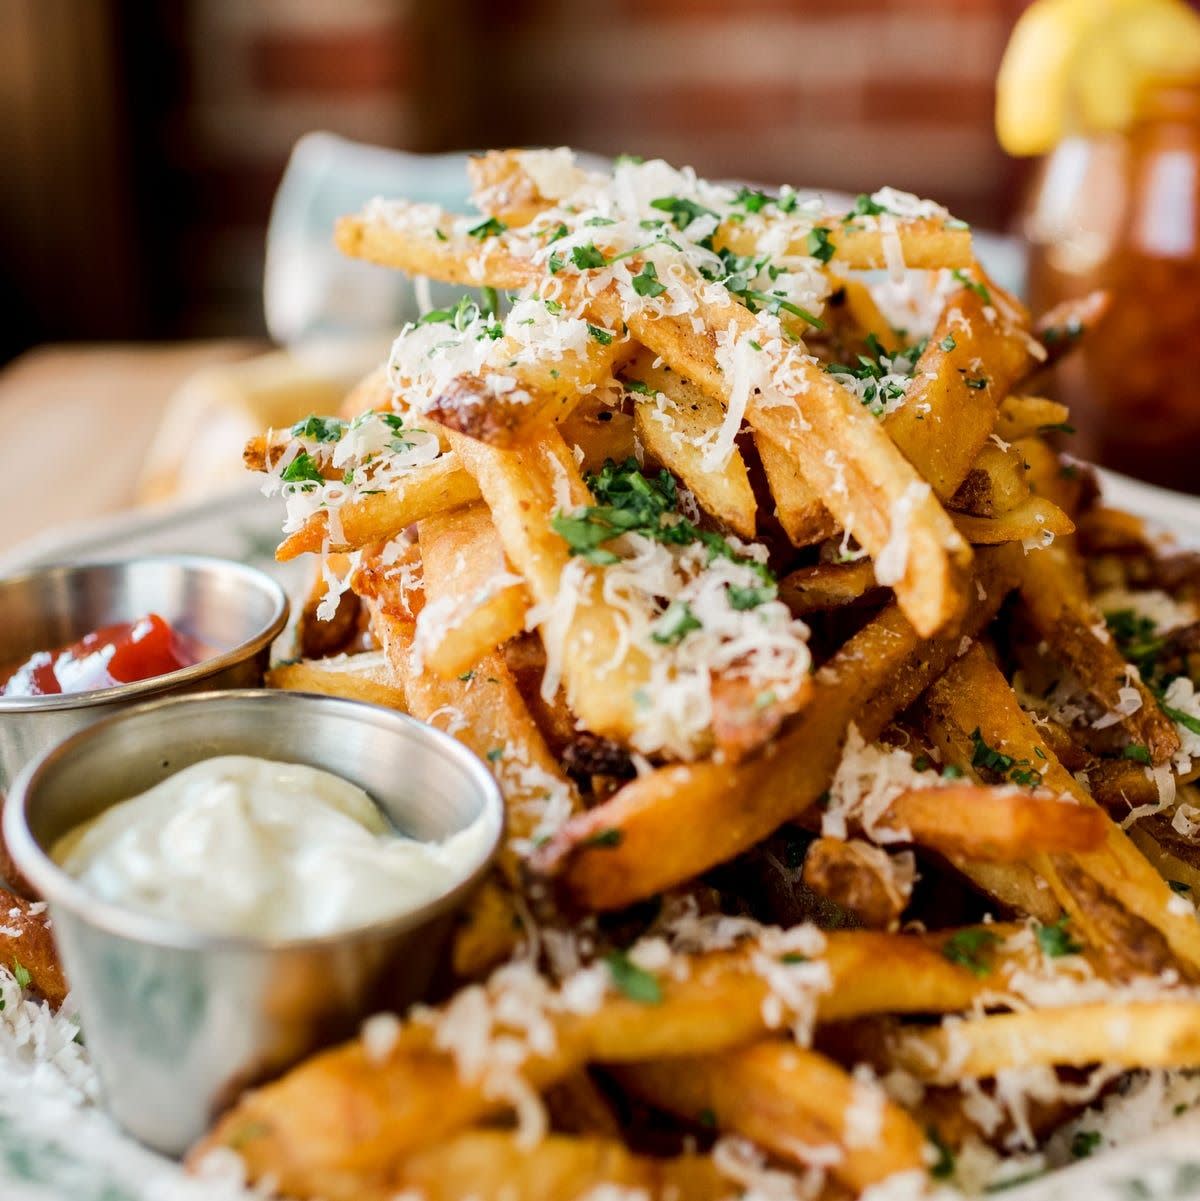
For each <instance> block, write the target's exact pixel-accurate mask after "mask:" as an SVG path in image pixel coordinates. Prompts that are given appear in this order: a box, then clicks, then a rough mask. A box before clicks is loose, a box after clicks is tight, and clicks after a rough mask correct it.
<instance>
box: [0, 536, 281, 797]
mask: <svg viewBox="0 0 1200 1201" xmlns="http://www.w3.org/2000/svg"><path fill="white" fill-rule="evenodd" d="M148 612H154V613H158V614H159V615H160V616H161V617H163V618H165V619H166V620H167V621H169V622H170V623H171V624H172V625H173V626H175V627H176V628H177V629H179V630H180V631H182V632H183V633H184V634H188V635H190V636H191V637H193V638H196V639H198V640H199V641H200V642H202V643H203V644H204V645H206V646H209V647H211V648H212V649H213V650H214V651H215V652H216V654H215V656H214V657H213V658H211V659H206V660H204V661H203V662H202V663H197V664H196V665H195V666H193V667H185V668H183V669H182V670H180V671H173V672H171V673H169V674H168V675H165V676H156V677H155V678H154V679H150V680H140V681H138V682H136V683H133V684H121V685H118V686H117V687H115V688H100V689H96V690H95V691H92V692H77V693H72V694H67V695H62V696H33V697H4V696H0V792H3V791H4V789H6V788H8V787H9V785H10V784H11V783H12V781H13V780H14V779H15V778H16V775H17V773H18V772H19V771H20V770H21V768H22V767H24V765H25V764H26V763H28V762H29V761H30V760H31V759H33V758H34V757H35V756H37V755H39V754H41V752H42V751H45V750H48V749H49V748H50V747H52V746H54V745H55V744H56V743H58V742H59V741H61V740H62V739H63V738H65V737H66V736H67V735H68V734H73V733H74V732H75V731H76V730H79V729H82V728H83V727H84V726H86V725H88V724H90V723H91V722H93V721H96V720H97V719H99V718H101V717H106V716H108V715H109V714H110V713H113V712H115V711H116V710H117V709H122V708H125V707H127V706H129V705H132V704H136V703H137V702H138V701H144V700H146V699H148V698H149V697H151V696H157V695H159V694H161V693H168V692H171V693H174V692H188V691H191V692H194V691H196V690H197V689H202V688H203V689H212V688H250V687H252V686H254V685H256V684H260V683H261V682H262V677H263V672H264V670H265V669H266V666H267V657H268V655H269V654H270V649H271V643H272V642H274V641H275V639H276V638H277V637H278V636H279V634H280V632H281V631H282V630H283V627H284V626H285V625H286V624H287V617H288V600H287V594H286V593H285V592H284V590H283V588H282V587H280V585H279V584H278V583H277V582H276V581H275V580H273V579H271V577H270V576H268V575H265V574H264V573H263V572H261V571H258V570H256V569H255V568H253V567H246V566H243V565H242V564H241V563H232V562H229V561H228V560H225V559H210V558H205V557H203V556H200V555H157V556H150V557H146V558H139V559H119V560H114V561H111V562H104V563H82V564H77V565H75V566H64V567H43V568H37V569H35V570H33V571H28V572H25V573H23V574H21V575H15V576H9V577H7V578H6V579H2V580H0V666H5V665H9V664H14V663H19V662H22V661H24V660H25V659H27V658H28V657H29V656H30V655H31V654H33V653H34V652H35V651H39V650H53V649H55V648H57V647H60V646H65V645H68V644H69V643H71V642H75V641H77V640H78V639H79V638H82V637H83V636H84V635H85V634H89V633H91V632H92V631H93V630H96V629H99V628H100V627H102V626H106V625H112V624H113V623H115V622H121V621H134V620H136V619H137V618H139V617H143V616H145V615H146V613H148Z"/></svg>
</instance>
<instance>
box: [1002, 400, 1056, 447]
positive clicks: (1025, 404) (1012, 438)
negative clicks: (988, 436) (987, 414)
mask: <svg viewBox="0 0 1200 1201" xmlns="http://www.w3.org/2000/svg"><path fill="white" fill-rule="evenodd" d="M1069 416H1070V411H1069V410H1068V408H1067V406H1066V405H1064V404H1059V403H1058V401H1056V400H1046V399H1045V397H1042V396H1006V397H1005V398H1004V399H1003V400H1002V401H1001V402H1000V411H999V413H998V414H997V415H996V430H995V433H996V436H997V437H998V438H1000V439H1002V440H1003V441H1005V442H1016V441H1017V440H1018V439H1020V438H1029V437H1031V436H1033V435H1034V434H1039V433H1041V432H1042V431H1043V430H1047V429H1053V428H1054V427H1055V426H1060V425H1064V424H1065V423H1066V422H1067V420H1068V418H1069Z"/></svg>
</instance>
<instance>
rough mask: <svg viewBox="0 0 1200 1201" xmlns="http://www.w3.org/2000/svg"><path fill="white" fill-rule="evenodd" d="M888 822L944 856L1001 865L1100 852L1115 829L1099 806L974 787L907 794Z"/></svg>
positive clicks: (893, 808)
mask: <svg viewBox="0 0 1200 1201" xmlns="http://www.w3.org/2000/svg"><path fill="white" fill-rule="evenodd" d="M883 821H884V824H885V825H886V826H888V827H890V828H892V829H894V830H906V831H908V832H909V833H910V834H911V835H912V840H913V842H917V843H920V844H921V845H922V846H927V847H931V848H932V849H933V850H935V851H941V852H942V853H943V854H946V855H961V856H966V857H969V858H972V859H986V860H989V861H991V862H998V863H1006V862H1018V861H1021V860H1024V859H1028V858H1029V855H1030V853H1031V852H1037V851H1094V850H1096V849H1098V848H1099V847H1100V846H1101V845H1102V844H1103V842H1104V839H1105V834H1106V831H1107V829H1108V825H1109V823H1108V820H1107V818H1106V817H1105V816H1104V814H1103V813H1102V812H1101V811H1100V810H1099V809H1097V808H1095V807H1093V806H1084V805H1077V804H1075V803H1074V802H1073V801H1068V800H1059V799H1056V798H1054V797H1041V796H1027V795H1021V794H1019V793H1016V794H1014V793H1011V792H1007V791H997V790H996V789H991V788H985V787H979V786H978V785H970V784H963V785H957V786H951V787H946V788H928V789H922V790H913V791H909V792H902V793H901V794H900V795H899V796H898V797H897V798H896V799H895V800H894V801H893V802H892V803H891V805H890V806H889V807H888V810H887V813H886V815H885V816H884V819H883Z"/></svg>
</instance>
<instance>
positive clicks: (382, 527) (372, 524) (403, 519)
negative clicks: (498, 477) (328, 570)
mask: <svg viewBox="0 0 1200 1201" xmlns="http://www.w3.org/2000/svg"><path fill="white" fill-rule="evenodd" d="M478 499H479V489H478V488H477V487H476V485H475V481H474V480H473V479H472V478H471V476H470V474H469V473H468V472H466V471H464V470H463V469H462V466H461V465H460V463H459V461H458V459H457V458H456V457H455V456H454V455H453V454H445V455H441V456H440V457H439V458H436V459H434V460H433V462H431V463H429V464H428V465H427V466H425V467H419V468H416V469H414V470H413V471H412V472H410V473H409V474H408V475H407V476H405V477H404V479H403V481H401V482H398V483H397V484H396V485H395V486H394V487H392V488H389V489H388V490H387V491H386V492H373V493H369V494H365V495H363V496H360V497H357V498H356V499H354V500H351V501H348V502H347V503H346V504H344V505H343V506H342V508H341V510H340V511H339V514H338V521H339V523H340V525H341V535H342V536H341V538H340V539H339V540H337V541H336V542H334V541H333V540H332V539H331V541H330V546H329V549H330V550H334V551H350V550H357V549H359V548H360V547H363V546H370V545H371V544H372V543H374V542H386V541H387V540H388V539H390V538H395V537H396V535H397V534H399V533H401V532H402V531H403V530H406V529H407V528H408V527H409V526H410V525H415V524H416V523H417V522H418V521H422V520H423V519H424V518H426V517H432V516H434V514H436V513H443V512H445V511H446V510H447V509H456V508H458V507H459V506H460V505H469V504H470V503H471V502H472V501H476V500H478ZM327 538H330V529H329V517H328V514H326V513H324V512H320V511H319V512H317V513H314V514H313V515H312V517H310V518H309V519H308V521H307V522H305V524H304V525H303V526H302V527H301V528H300V529H298V530H296V531H295V533H293V534H289V535H288V536H287V537H286V538H285V539H284V540H283V541H282V542H281V543H280V544H279V549H278V550H277V551H276V552H275V558H276V559H278V560H279V562H281V563H286V562H288V561H289V560H291V559H294V558H296V557H297V556H298V555H303V554H306V553H308V552H310V551H319V550H320V549H321V548H322V546H323V545H324V543H325V541H326V539H327Z"/></svg>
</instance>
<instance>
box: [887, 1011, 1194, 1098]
mask: <svg viewBox="0 0 1200 1201" xmlns="http://www.w3.org/2000/svg"><path fill="white" fill-rule="evenodd" d="M887 1053H888V1057H889V1059H890V1060H891V1061H892V1062H893V1063H895V1064H896V1065H897V1066H898V1067H900V1068H902V1069H903V1070H904V1071H907V1072H911V1073H912V1074H913V1075H914V1076H916V1077H918V1078H919V1079H922V1080H930V1081H934V1082H939V1083H947V1084H949V1083H953V1082H956V1081H958V1080H960V1079H962V1077H964V1076H994V1075H995V1074H996V1073H997V1072H1001V1071H1004V1070H1005V1069H1007V1068H1028V1067H1034V1066H1037V1065H1047V1064H1049V1065H1060V1066H1064V1067H1066V1066H1072V1067H1086V1066H1087V1065H1088V1064H1093V1063H1104V1064H1112V1065H1116V1066H1121V1067H1131V1068H1132V1067H1140V1068H1154V1067H1162V1068H1188V1067H1195V1066H1197V1065H1198V1064H1200V1002H1198V1001H1195V1000H1179V1001H1120V1002H1116V1003H1107V1004H1105V1003H1098V1004H1092V1005H1065V1006H1063V1007H1062V1008H1056V1009H1039V1010H1033V1011H1030V1012H1027V1013H1001V1014H994V1015H992V1016H990V1017H982V1018H974V1019H971V1020H968V1021H961V1022H954V1023H951V1024H947V1025H945V1026H940V1027H933V1028H930V1029H927V1030H904V1031H901V1032H900V1033H898V1034H897V1035H896V1036H895V1038H894V1039H892V1040H891V1041H890V1045H889V1046H888V1051H887Z"/></svg>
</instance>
